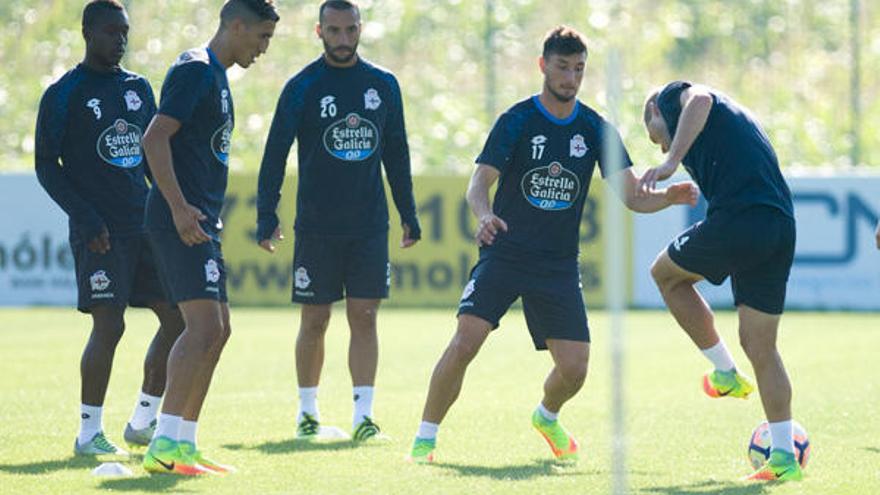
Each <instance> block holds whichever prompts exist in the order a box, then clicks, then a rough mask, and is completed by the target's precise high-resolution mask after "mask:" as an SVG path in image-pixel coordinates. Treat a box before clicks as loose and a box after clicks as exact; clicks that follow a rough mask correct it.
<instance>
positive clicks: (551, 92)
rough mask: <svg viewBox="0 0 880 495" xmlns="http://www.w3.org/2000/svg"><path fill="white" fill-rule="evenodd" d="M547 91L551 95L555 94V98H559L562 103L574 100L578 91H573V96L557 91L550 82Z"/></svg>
mask: <svg viewBox="0 0 880 495" xmlns="http://www.w3.org/2000/svg"><path fill="white" fill-rule="evenodd" d="M547 91H548V92H549V93H550V94H551V95H553V97H554V98H556V99H557V100H559V101H560V102H562V103H568V102H570V101H571V100H573V99H574V98H575V96H577V92H574V93H572V95H571V96H566V95H563V94H560V93H558V92H557V91H555V90H554V89H553V88H552V87H550V85H549V84H548V85H547Z"/></svg>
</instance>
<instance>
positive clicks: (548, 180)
mask: <svg viewBox="0 0 880 495" xmlns="http://www.w3.org/2000/svg"><path fill="white" fill-rule="evenodd" d="M521 186H522V191H523V195H524V196H525V198H526V200H527V201H528V202H529V204H531V205H532V206H534V207H535V208H538V209H541V210H546V211H559V210H565V209H568V208H570V207H571V205H573V204H574V203H575V201H577V198H578V195H579V194H580V191H581V184H580V181H579V180H578V177H577V175H575V174H574V173H573V172H571V171H570V170H566V169H565V167H563V166H562V164H561V163H559V162H553V163H551V164H550V165H547V166H546V167H538V168H533V169H532V170H529V171H528V172H526V174H525V176H523V179H522V185H521Z"/></svg>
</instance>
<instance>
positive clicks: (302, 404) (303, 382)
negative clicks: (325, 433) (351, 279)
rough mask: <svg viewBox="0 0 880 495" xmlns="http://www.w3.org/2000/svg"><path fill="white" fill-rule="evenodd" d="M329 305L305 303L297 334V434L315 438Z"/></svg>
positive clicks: (318, 420) (301, 436) (328, 320)
mask: <svg viewBox="0 0 880 495" xmlns="http://www.w3.org/2000/svg"><path fill="white" fill-rule="evenodd" d="M331 308H332V305H330V304H303V305H302V309H301V311H300V325H299V334H298V335H297V337H296V381H297V385H298V386H299V412H298V413H297V418H296V422H297V437H298V438H314V437H315V436H316V435H317V434H318V428H319V422H320V419H321V416H320V412H319V410H318V384H319V382H320V380H321V369H322V368H323V366H324V336H325V335H326V333H327V326H328V325H329V324H330V310H331Z"/></svg>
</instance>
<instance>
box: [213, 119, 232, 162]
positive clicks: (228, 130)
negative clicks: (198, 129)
mask: <svg viewBox="0 0 880 495" xmlns="http://www.w3.org/2000/svg"><path fill="white" fill-rule="evenodd" d="M232 127H233V126H232V119H226V122H225V123H224V124H223V125H222V126H220V127H219V128H218V129H217V130H216V131H215V132H214V136H212V137H211V151H213V152H214V156H215V157H216V158H217V160H219V161H220V163H222V164H223V165H228V164H229V150H230V148H231V147H232Z"/></svg>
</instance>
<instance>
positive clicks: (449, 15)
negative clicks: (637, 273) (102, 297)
mask: <svg viewBox="0 0 880 495" xmlns="http://www.w3.org/2000/svg"><path fill="white" fill-rule="evenodd" d="M276 2H277V3H278V5H279V8H280V12H281V15H282V20H281V22H280V24H279V26H278V29H277V31H276V35H275V38H274V40H273V41H272V45H271V47H270V49H269V52H268V53H267V54H265V55H264V56H263V57H262V58H260V59H259V60H258V62H257V63H256V64H255V65H254V66H253V67H252V68H251V69H250V70H249V71H247V73H245V72H244V71H242V70H240V69H237V68H236V69H233V70H232V71H231V72H230V79H231V81H232V84H233V93H234V97H235V103H236V114H237V125H236V131H235V138H234V141H233V160H232V168H233V170H235V171H254V170H256V169H257V168H258V166H259V160H260V157H261V156H262V147H263V144H264V142H265V138H266V134H267V133H268V127H269V124H270V123H271V119H272V114H273V112H274V110H275V104H276V101H277V97H278V94H279V92H280V90H281V88H282V86H283V84H284V83H285V81H286V80H287V79H288V78H289V77H290V76H291V75H293V74H295V73H296V72H298V71H299V70H300V69H301V68H302V67H303V66H304V65H305V64H307V63H309V62H310V61H311V60H313V59H314V58H315V57H316V56H318V55H319V53H320V50H321V44H320V42H319V40H318V39H317V38H316V36H315V33H314V25H315V22H316V20H317V9H318V4H319V3H320V2H318V1H296V0H276ZM125 3H126V5H127V6H128V8H129V14H130V17H131V25H132V30H131V36H130V41H129V53H128V55H127V57H126V60H125V65H126V66H127V68H128V69H130V70H133V71H135V72H139V73H142V74H145V75H146V76H147V77H148V78H149V79H150V81H152V83H153V85H154V89H155V91H156V93H157V95H158V94H159V90H160V87H161V83H162V80H163V77H164V74H165V71H166V70H167V67H168V65H169V64H170V63H171V62H172V61H173V59H174V58H175V57H176V55H177V54H178V53H179V52H180V51H182V50H184V49H186V48H189V47H191V46H196V45H200V44H203V43H205V42H206V41H207V40H208V39H209V38H210V37H211V35H212V34H213V32H214V30H215V29H216V25H217V16H218V12H219V7H220V6H221V5H222V1H221V0H127V1H125ZM84 4H85V1H84V0H34V1H31V2H13V1H5V0H4V1H2V2H0V22H2V24H3V29H2V32H0V61H2V67H3V69H2V72H0V171H15V170H29V169H30V168H31V167H32V163H33V148H34V136H33V128H34V124H35V118H36V109H37V106H38V103H39V99H40V96H41V94H42V93H43V91H44V90H45V88H46V87H47V86H48V85H49V84H50V83H51V82H52V81H54V80H55V79H57V78H58V77H59V76H61V75H62V74H63V73H64V72H65V71H67V70H68V69H70V68H71V67H73V66H74V65H75V64H76V63H77V62H78V61H79V60H81V58H82V54H83V51H84V44H83V41H82V37H81V34H80V27H79V26H80V14H81V10H82V7H83V5H84ZM360 5H361V8H362V13H363V20H364V32H363V35H362V39H361V48H360V53H361V55H362V56H364V57H365V58H367V59H369V60H371V61H373V62H375V63H378V64H380V65H383V66H385V67H388V68H389V69H391V70H392V71H394V72H395V73H396V74H397V76H398V79H399V80H400V82H401V86H402V88H403V92H404V97H405V100H406V101H405V103H406V113H407V115H406V117H407V126H408V129H409V137H410V146H411V148H412V152H413V163H414V167H415V169H416V171H417V172H418V173H431V174H461V173H467V172H468V171H469V170H470V168H471V166H472V163H473V159H474V157H475V156H476V155H477V154H478V153H479V151H480V148H481V146H482V143H483V141H484V139H485V136H486V134H487V132H488V130H489V128H490V126H491V125H492V122H494V119H495V118H496V116H497V114H498V113H499V112H501V111H503V110H504V109H505V108H507V107H508V106H510V105H511V104H513V103H515V102H516V101H519V100H520V99H522V98H524V97H526V96H528V95H530V94H533V93H536V92H538V91H539V90H540V88H541V82H542V80H541V76H540V73H539V72H538V69H537V64H536V60H537V57H538V55H539V54H540V46H541V39H542V37H543V35H544V33H545V32H546V31H547V30H548V29H549V28H551V27H553V26H554V25H556V24H560V23H565V24H569V25H572V26H574V27H575V28H577V29H579V30H581V31H582V32H584V33H585V34H586V36H587V38H588V41H589V49H590V57H589V60H588V63H587V75H586V77H585V80H584V85H583V88H582V90H581V94H580V98H581V100H582V101H584V102H585V103H587V104H588V105H590V106H592V107H594V108H596V109H597V110H598V111H599V112H600V113H603V114H607V113H608V109H607V103H608V102H607V97H606V96H607V95H606V90H605V88H606V81H607V74H606V72H607V67H608V53H609V51H610V47H611V46H612V45H617V46H618V47H619V50H620V55H621V60H622V74H621V77H620V79H621V82H622V96H621V100H620V104H621V106H620V109H619V111H618V113H617V115H618V119H619V122H618V123H619V127H620V129H621V132H622V133H623V135H624V139H625V140H626V142H627V145H628V147H629V148H630V152H631V154H632V156H633V158H634V160H635V161H636V162H637V163H638V164H639V165H641V166H647V165H652V164H654V162H657V161H659V159H660V155H659V151H656V149H655V148H653V147H652V146H651V145H650V143H649V142H648V140H647V139H646V136H645V133H644V131H643V130H642V126H641V105H642V101H643V98H644V96H645V94H646V93H647V92H648V91H649V89H651V88H653V87H655V86H658V85H660V84H663V83H665V82H667V81H669V80H672V79H679V78H686V79H691V80H694V81H699V82H703V83H706V84H709V85H712V86H715V87H717V88H720V89H722V90H723V91H725V92H726V93H728V94H730V95H731V96H733V97H734V98H735V99H737V100H738V101H740V102H741V103H743V104H745V105H746V106H748V107H749V108H751V109H752V110H753V111H754V112H755V113H756V114H757V116H758V117H759V119H760V120H761V121H762V122H763V124H764V126H765V128H766V129H767V131H768V132H769V134H770V136H771V138H772V140H773V143H774V144H775V146H776V148H777V152H778V154H779V156H780V160H781V162H782V164H783V166H784V167H792V166H838V167H846V166H850V165H866V166H872V165H873V166H876V165H878V162H880V151H878V150H880V132H878V130H880V129H878V126H880V119H878V111H880V108H878V106H880V98H878V91H880V87H878V84H877V80H876V77H875V75H876V74H878V73H880V70H878V69H880V62H878V60H880V57H878V55H880V27H878V26H880V22H878V21H880V3H878V2H874V1H867V0H737V1H730V0H661V1H658V0H622V1H619V2H618V1H613V0H556V1H553V2H549V1H542V0H363V1H361V2H360ZM291 156H295V155H291ZM293 160H295V159H293V158H292V162H291V164H290V166H289V167H288V170H289V171H293V170H295V166H293V165H295V163H294V161H293Z"/></svg>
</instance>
